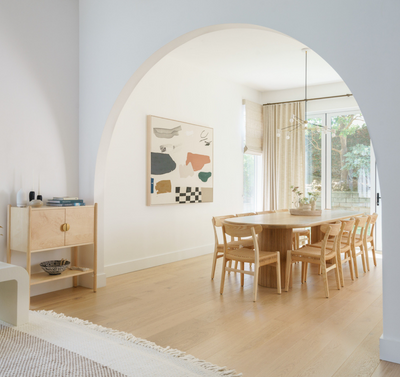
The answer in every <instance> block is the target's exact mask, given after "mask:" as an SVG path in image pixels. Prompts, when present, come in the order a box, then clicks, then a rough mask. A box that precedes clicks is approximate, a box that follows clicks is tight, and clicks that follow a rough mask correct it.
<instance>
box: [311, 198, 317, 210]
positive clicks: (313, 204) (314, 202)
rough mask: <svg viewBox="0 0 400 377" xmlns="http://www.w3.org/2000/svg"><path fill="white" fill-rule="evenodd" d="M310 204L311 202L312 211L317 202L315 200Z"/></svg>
mask: <svg viewBox="0 0 400 377" xmlns="http://www.w3.org/2000/svg"><path fill="white" fill-rule="evenodd" d="M310 204H311V211H315V207H316V206H317V202H316V201H315V200H314V201H312V202H311V203H310Z"/></svg>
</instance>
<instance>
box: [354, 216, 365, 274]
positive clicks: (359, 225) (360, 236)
mask: <svg viewBox="0 0 400 377" xmlns="http://www.w3.org/2000/svg"><path fill="white" fill-rule="evenodd" d="M368 220H369V216H359V217H356V222H355V224H354V230H353V233H352V235H351V241H350V246H351V253H352V255H351V257H352V259H353V264H354V271H355V274H356V277H357V278H358V266H357V257H358V256H359V255H361V261H362V264H363V270H364V272H367V268H366V253H365V250H364V249H365V240H364V232H365V231H366V229H367V227H368ZM358 230H359V233H357V232H358ZM357 247H358V248H359V249H360V250H359V251H358V252H357V251H356V248H357Z"/></svg>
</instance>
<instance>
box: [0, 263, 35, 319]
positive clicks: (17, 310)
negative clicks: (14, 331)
mask: <svg viewBox="0 0 400 377" xmlns="http://www.w3.org/2000/svg"><path fill="white" fill-rule="evenodd" d="M28 319H29V275H28V272H27V271H26V270H25V269H24V268H22V267H18V266H14V265H12V264H7V263H3V262H0V320H2V321H4V322H7V323H9V324H11V325H14V326H19V325H23V324H24V323H27V322H28Z"/></svg>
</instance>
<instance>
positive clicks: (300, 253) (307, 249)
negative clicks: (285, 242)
mask: <svg viewBox="0 0 400 377" xmlns="http://www.w3.org/2000/svg"><path fill="white" fill-rule="evenodd" d="M334 256H335V252H334V251H331V252H330V253H326V254H325V259H326V260H329V259H332V258H333V257H334ZM292 257H306V258H313V259H318V258H320V257H321V247H320V248H319V249H317V248H316V247H311V246H304V247H302V248H301V249H299V250H293V251H292Z"/></svg>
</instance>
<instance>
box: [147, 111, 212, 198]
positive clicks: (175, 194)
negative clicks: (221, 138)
mask: <svg viewBox="0 0 400 377" xmlns="http://www.w3.org/2000/svg"><path fill="white" fill-rule="evenodd" d="M213 143H214V135H213V129H212V128H210V127H204V126H197V125H194V124H190V123H185V122H179V121H176V120H171V119H166V118H160V117H156V116H152V115H149V116H148V117H147V205H157V204H188V203H205V202H212V201H213V182H214V170H213V163H214V157H213V149H214V147H213V145H214V144H213Z"/></svg>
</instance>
